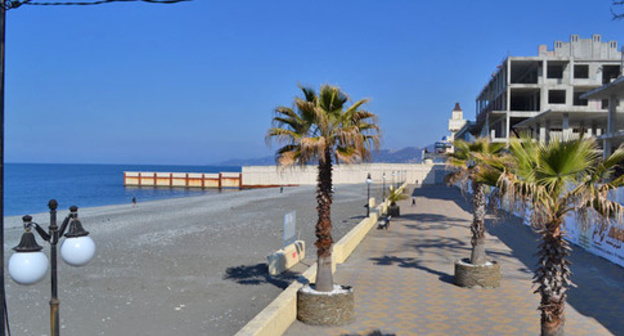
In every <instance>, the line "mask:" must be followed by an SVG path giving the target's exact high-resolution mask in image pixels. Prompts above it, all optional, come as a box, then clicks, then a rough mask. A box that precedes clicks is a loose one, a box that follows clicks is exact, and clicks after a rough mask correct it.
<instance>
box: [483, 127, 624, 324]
mask: <svg viewBox="0 0 624 336" xmlns="http://www.w3.org/2000/svg"><path fill="white" fill-rule="evenodd" d="M509 151H510V155H509V156H502V157H498V158H490V160H486V161H485V162H486V163H487V166H485V167H484V171H483V174H484V175H490V176H491V177H495V178H496V180H498V181H499V184H498V186H499V189H500V190H501V192H502V193H501V195H502V196H503V197H505V198H506V199H508V200H509V201H510V204H511V205H514V204H526V203H529V206H530V209H531V215H530V216H531V217H530V223H531V227H532V228H533V229H534V230H535V231H536V232H537V233H538V234H539V235H540V236H541V243H540V244H539V245H538V253H537V254H538V257H539V261H538V268H537V270H536V271H535V275H534V276H533V285H534V287H536V289H535V291H534V293H539V295H540V297H541V300H540V305H539V307H538V309H539V310H540V311H541V319H540V323H541V335H542V336H562V335H564V325H565V315H564V309H565V305H566V297H567V294H566V292H567V289H568V288H569V287H570V286H571V285H572V281H571V279H570V278H571V272H570V269H569V268H568V266H569V265H570V262H569V260H568V259H567V257H568V255H569V253H570V250H571V248H570V246H569V243H568V241H567V240H565V239H564V236H565V227H564V224H565V217H566V215H567V214H569V213H574V214H575V215H576V216H577V217H578V218H577V219H578V220H579V221H578V222H581V223H588V222H587V219H588V216H589V215H591V217H592V218H593V219H596V220H598V221H599V222H601V223H602V224H605V223H606V222H608V221H613V222H620V223H621V221H622V214H623V213H624V208H623V207H622V205H620V204H619V203H617V202H614V201H611V200H609V199H608V198H607V196H608V194H609V192H610V191H612V190H614V189H615V188H617V187H621V186H623V185H624V175H622V176H619V177H617V178H615V179H614V178H613V176H614V173H615V171H616V169H617V168H618V166H619V165H620V164H621V162H623V160H624V149H623V148H622V147H620V148H619V149H618V150H617V151H615V152H614V153H613V154H612V155H611V156H610V157H609V158H607V159H606V160H602V158H601V156H602V155H601V153H600V151H599V150H597V146H596V143H595V140H593V139H583V138H581V139H576V140H569V141H566V142H562V141H559V140H556V139H555V140H554V141H553V140H551V141H550V143H548V144H543V143H535V142H533V141H532V139H530V138H528V137H527V138H523V139H522V141H519V140H513V141H511V142H510V148H509ZM516 201H518V202H516Z"/></svg>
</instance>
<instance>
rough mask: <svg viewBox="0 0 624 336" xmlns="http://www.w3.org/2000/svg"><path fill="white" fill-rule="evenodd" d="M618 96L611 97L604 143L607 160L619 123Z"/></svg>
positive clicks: (604, 155)
mask: <svg viewBox="0 0 624 336" xmlns="http://www.w3.org/2000/svg"><path fill="white" fill-rule="evenodd" d="M617 101H618V100H617V96H609V114H608V116H607V132H606V133H607V134H606V137H605V139H604V142H603V157H604V158H605V159H606V158H608V157H609V156H610V155H611V145H612V144H611V138H612V137H613V136H614V134H615V125H616V123H617V113H616V111H615V110H616V108H617Z"/></svg>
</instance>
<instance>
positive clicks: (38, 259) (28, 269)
mask: <svg viewBox="0 0 624 336" xmlns="http://www.w3.org/2000/svg"><path fill="white" fill-rule="evenodd" d="M25 217H26V216H25ZM28 217H30V216H28ZM42 249H43V247H41V246H39V245H38V244H37V241H36V240H35V235H34V234H33V233H32V232H30V227H27V228H26V232H24V234H22V239H21V241H20V243H19V245H18V246H16V247H14V248H13V250H15V252H16V253H15V254H13V255H12V256H11V258H9V266H8V268H9V276H10V277H11V279H13V281H15V282H17V283H18V284H20V285H32V284H35V283H37V282H39V281H41V279H43V278H44V277H45V275H46V274H47V273H48V268H49V267H50V263H49V262H48V257H46V255H45V254H44V253H43V252H41V250H42Z"/></svg>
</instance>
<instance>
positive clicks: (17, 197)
mask: <svg viewBox="0 0 624 336" xmlns="http://www.w3.org/2000/svg"><path fill="white" fill-rule="evenodd" d="M124 171H143V172H188V173H218V172H240V171H241V167H226V166H157V165H94V164H29V163H7V164H5V195H4V212H5V216H14V215H24V214H33V213H40V212H46V211H48V207H47V204H48V201H49V200H50V199H51V198H54V199H56V200H57V201H58V202H59V209H67V208H68V207H70V206H72V205H77V206H78V207H93V206H100V205H112V204H123V203H130V202H131V200H132V198H133V197H136V198H137V201H138V202H142V201H149V200H156V199H165V198H175V197H187V196H195V195H203V194H208V193H216V192H218V191H217V190H196V189H182V188H180V189H178V188H176V189H169V188H159V189H156V188H145V187H144V188H136V187H124V186H123V172H124Z"/></svg>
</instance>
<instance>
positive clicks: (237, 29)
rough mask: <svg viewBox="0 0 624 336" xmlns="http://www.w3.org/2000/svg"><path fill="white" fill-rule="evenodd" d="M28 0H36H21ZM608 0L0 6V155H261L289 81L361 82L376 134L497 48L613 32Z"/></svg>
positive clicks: (438, 127) (467, 81)
mask: <svg viewBox="0 0 624 336" xmlns="http://www.w3.org/2000/svg"><path fill="white" fill-rule="evenodd" d="M33 1H40V0H33ZM610 6H611V1H610V0H548V1H543V0H540V1H533V0H524V1H513V2H512V1H484V0H473V1H465V0H461V1H460V0H457V1H416V0H404V1H398V0H377V1H367V0H352V1H335V0H334V1H292V0H284V1H271V0H265V1H258V0H249V1H246V0H245V1H244V0H240V1H216V0H195V1H193V2H185V3H179V4H175V5H157V4H147V3H142V2H136V3H134V2H131V3H113V4H107V5H99V6H85V7H64V6H58V7H43V6H22V7H20V8H18V9H13V10H11V11H9V12H8V13H7V49H6V50H7V51H6V53H7V58H6V62H7V63H6V64H7V65H6V67H7V77H6V117H5V118H6V139H5V149H6V161H7V162H67V163H145V164H148V163H154V164H210V163H216V162H220V161H223V160H226V159H230V158H248V157H252V158H253V157H262V156H266V155H271V153H272V151H271V149H270V148H269V147H267V145H266V143H265V141H264V135H265V133H266V130H267V128H268V127H269V126H270V121H271V117H272V116H273V109H274V108H275V107H276V106H278V105H290V104H291V102H292V100H293V98H294V97H295V96H296V95H297V94H298V93H299V90H298V88H297V84H298V83H301V84H304V85H310V86H314V87H318V86H319V85H321V84H323V83H330V84H334V85H338V86H340V87H342V88H343V90H345V91H346V92H347V93H348V94H349V95H350V96H351V97H352V98H353V99H360V98H364V97H368V98H370V99H371V102H370V104H369V105H368V106H367V108H368V109H369V110H371V111H373V112H375V113H377V114H378V115H379V118H380V123H381V126H382V129H383V136H384V141H383V147H384V148H389V149H399V148H402V147H405V146H424V145H427V144H431V143H433V142H434V141H436V140H438V139H440V138H441V137H442V136H444V135H445V134H446V132H447V123H448V118H449V117H450V112H451V110H452V109H453V106H454V104H455V102H459V103H460V104H461V106H462V108H463V109H464V113H465V115H466V116H467V117H468V118H469V119H474V115H475V112H474V111H475V97H476V96H477V94H478V93H479V91H480V89H481V88H482V87H483V85H485V84H486V82H487V81H488V79H489V76H490V74H491V73H492V72H493V71H494V70H495V69H496V66H497V65H498V64H500V62H501V61H502V60H503V59H504V58H505V57H506V56H507V55H517V56H531V55H536V53H537V46H538V44H546V45H548V48H549V49H552V47H553V42H554V41H555V40H563V41H568V40H569V37H570V34H578V35H580V37H581V38H588V37H590V36H591V35H592V34H594V33H595V34H601V35H602V38H603V41H608V40H617V41H618V43H619V44H620V45H621V44H622V43H624V39H623V38H622V32H624V21H621V22H618V21H612V20H611V14H610V11H609V8H610Z"/></svg>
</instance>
